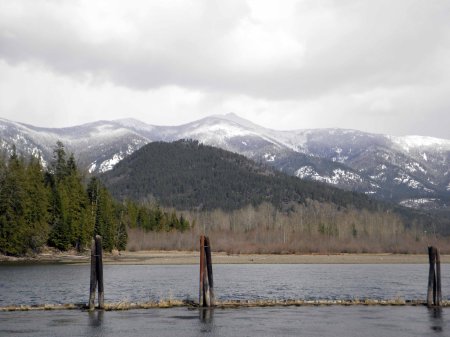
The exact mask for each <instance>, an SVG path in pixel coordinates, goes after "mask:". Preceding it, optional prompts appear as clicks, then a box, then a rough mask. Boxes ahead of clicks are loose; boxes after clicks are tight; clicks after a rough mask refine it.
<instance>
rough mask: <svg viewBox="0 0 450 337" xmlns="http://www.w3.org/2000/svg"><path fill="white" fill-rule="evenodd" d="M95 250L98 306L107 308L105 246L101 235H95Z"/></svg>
mask: <svg viewBox="0 0 450 337" xmlns="http://www.w3.org/2000/svg"><path fill="white" fill-rule="evenodd" d="M95 250H96V257H97V259H96V260H97V263H96V266H97V283H98V308H99V309H104V308H105V291H104V287H103V247H102V237H101V236H100V235H96V236H95Z"/></svg>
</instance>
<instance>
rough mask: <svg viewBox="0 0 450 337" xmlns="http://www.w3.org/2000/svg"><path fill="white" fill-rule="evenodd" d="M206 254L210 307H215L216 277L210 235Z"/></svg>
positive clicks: (206, 243) (206, 240)
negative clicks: (214, 275) (214, 277)
mask: <svg viewBox="0 0 450 337" xmlns="http://www.w3.org/2000/svg"><path fill="white" fill-rule="evenodd" d="M205 256H206V268H207V271H208V286H209V291H208V293H209V302H210V303H209V305H208V307H213V306H214V305H215V298H214V279H213V270H212V258H211V243H210V241H209V237H206V238H205Z"/></svg>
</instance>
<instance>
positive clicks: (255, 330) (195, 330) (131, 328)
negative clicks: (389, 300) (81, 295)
mask: <svg viewBox="0 0 450 337" xmlns="http://www.w3.org/2000/svg"><path fill="white" fill-rule="evenodd" d="M448 312H449V311H447V310H446V309H443V310H435V309H427V308H426V307H381V306H374V307H370V306H369V307H367V306H349V307H345V306H344V307H343V306H330V307H328V306H324V307H283V308H271V307H266V308H239V309H215V310H214V309H200V310H199V309H195V310H194V309H187V308H172V309H148V310H130V311H106V312H104V311H96V312H86V311H78V310H71V311H54V312H49V311H39V312H37V311H28V312H0V336H8V337H19V336H34V337H44V336H45V337H48V336H60V337H69V336H70V337H76V336H90V337H105V336H108V337H123V336H127V337H138V336H158V337H173V336H183V337H191V336H192V337H194V336H200V335H202V336H210V337H219V336H220V337H238V336H248V337H268V336H299V335H301V336H320V337H326V336H332V337H341V336H342V337H344V336H345V337H373V336H395V337H414V336H420V337H423V336H436V335H438V336H445V335H448V332H449V323H448V320H449V317H448V314H447V313H448Z"/></svg>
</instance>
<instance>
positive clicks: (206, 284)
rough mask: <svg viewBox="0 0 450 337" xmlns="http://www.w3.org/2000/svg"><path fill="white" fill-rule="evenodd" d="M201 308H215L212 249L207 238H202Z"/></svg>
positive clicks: (202, 236) (199, 302) (199, 301)
mask: <svg viewBox="0 0 450 337" xmlns="http://www.w3.org/2000/svg"><path fill="white" fill-rule="evenodd" d="M198 304H199V306H200V307H213V306H214V305H215V297H214V281H213V272H212V259H211V247H210V242H209V238H208V237H207V236H204V235H201V236H200V286H199V299H198Z"/></svg>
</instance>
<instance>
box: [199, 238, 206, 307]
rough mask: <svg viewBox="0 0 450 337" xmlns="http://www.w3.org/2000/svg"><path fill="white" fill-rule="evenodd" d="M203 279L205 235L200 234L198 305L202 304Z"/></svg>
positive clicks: (203, 299)
mask: <svg viewBox="0 0 450 337" xmlns="http://www.w3.org/2000/svg"><path fill="white" fill-rule="evenodd" d="M204 281H205V236H203V235H200V286H199V296H198V305H199V306H201V307H202V306H204V301H205V298H204Z"/></svg>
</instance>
